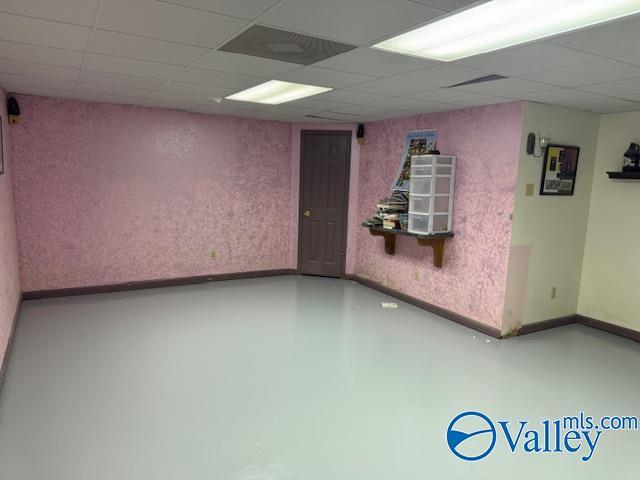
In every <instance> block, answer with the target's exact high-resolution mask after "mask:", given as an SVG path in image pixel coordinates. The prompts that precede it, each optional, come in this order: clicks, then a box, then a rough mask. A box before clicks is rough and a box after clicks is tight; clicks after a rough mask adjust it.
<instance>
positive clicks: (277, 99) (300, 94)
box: [226, 80, 333, 105]
mask: <svg viewBox="0 0 640 480" xmlns="http://www.w3.org/2000/svg"><path fill="white" fill-rule="evenodd" d="M329 90H333V89H332V88H327V87H316V86H314V85H303V84H301V83H291V82H282V81H280V80H271V81H269V82H266V83H262V84H260V85H257V86H255V87H251V88H249V89H247V90H243V91H242V92H238V93H234V94H233V95H229V96H228V97H226V98H227V99H228V100H239V101H241V102H255V103H266V104H267V105H279V104H281V103H286V102H291V101H293V100H298V99H299V98H304V97H310V96H312V95H317V94H319V93H323V92H328V91H329Z"/></svg>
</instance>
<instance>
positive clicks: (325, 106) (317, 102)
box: [289, 95, 347, 110]
mask: <svg viewBox="0 0 640 480" xmlns="http://www.w3.org/2000/svg"><path fill="white" fill-rule="evenodd" d="M289 105H293V106H299V107H309V108H314V109H317V110H331V109H332V108H339V107H344V106H345V105H347V104H345V103H342V102H332V101H330V100H324V99H318V96H317V95H314V96H312V97H306V98H301V99H299V100H294V101H293V102H289Z"/></svg>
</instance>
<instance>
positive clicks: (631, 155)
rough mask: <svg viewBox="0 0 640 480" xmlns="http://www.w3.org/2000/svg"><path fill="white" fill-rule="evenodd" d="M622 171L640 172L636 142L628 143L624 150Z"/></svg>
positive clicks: (639, 147)
mask: <svg viewBox="0 0 640 480" xmlns="http://www.w3.org/2000/svg"><path fill="white" fill-rule="evenodd" d="M622 171H623V172H640V146H638V144H637V143H632V144H631V145H629V148H628V149H627V151H626V152H624V158H623V160H622Z"/></svg>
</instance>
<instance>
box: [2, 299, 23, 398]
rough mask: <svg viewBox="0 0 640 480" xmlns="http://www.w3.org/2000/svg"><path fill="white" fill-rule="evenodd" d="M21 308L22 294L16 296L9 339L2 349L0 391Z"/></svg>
mask: <svg viewBox="0 0 640 480" xmlns="http://www.w3.org/2000/svg"><path fill="white" fill-rule="evenodd" d="M21 308H22V294H20V297H18V304H17V305H16V311H15V313H14V315H13V323H12V324H11V331H10V332H9V341H8V342H7V349H6V350H5V351H4V357H3V359H2V367H1V368H0V391H1V390H2V385H3V384H4V377H5V375H6V373H7V367H8V366H9V355H10V354H11V349H12V348H13V340H14V338H15V334H16V328H17V327H18V319H19V318H20V309H21Z"/></svg>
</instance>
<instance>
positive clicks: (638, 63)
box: [616, 54, 640, 67]
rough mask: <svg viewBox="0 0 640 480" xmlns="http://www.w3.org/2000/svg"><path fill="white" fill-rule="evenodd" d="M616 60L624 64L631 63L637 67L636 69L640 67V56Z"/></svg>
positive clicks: (629, 56)
mask: <svg viewBox="0 0 640 480" xmlns="http://www.w3.org/2000/svg"><path fill="white" fill-rule="evenodd" d="M616 60H618V61H619V62H623V63H630V64H631V65H635V66H636V67H640V54H637V55H628V56H626V57H620V58H616Z"/></svg>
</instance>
